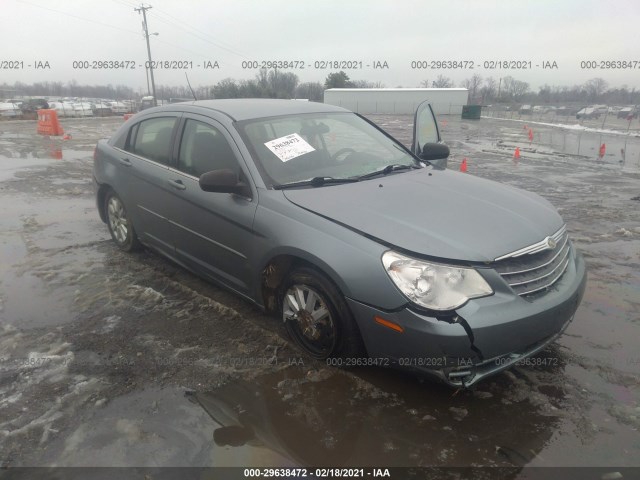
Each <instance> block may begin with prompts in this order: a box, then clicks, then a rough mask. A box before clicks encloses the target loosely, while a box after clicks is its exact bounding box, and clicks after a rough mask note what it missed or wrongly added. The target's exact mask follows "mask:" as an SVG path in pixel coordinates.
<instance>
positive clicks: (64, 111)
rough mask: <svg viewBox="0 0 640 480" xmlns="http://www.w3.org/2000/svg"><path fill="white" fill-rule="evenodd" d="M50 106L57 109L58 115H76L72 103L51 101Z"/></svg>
mask: <svg viewBox="0 0 640 480" xmlns="http://www.w3.org/2000/svg"><path fill="white" fill-rule="evenodd" d="M49 108H50V109H52V110H55V111H56V114H57V115H58V117H75V109H74V107H73V104H72V103H68V102H49Z"/></svg>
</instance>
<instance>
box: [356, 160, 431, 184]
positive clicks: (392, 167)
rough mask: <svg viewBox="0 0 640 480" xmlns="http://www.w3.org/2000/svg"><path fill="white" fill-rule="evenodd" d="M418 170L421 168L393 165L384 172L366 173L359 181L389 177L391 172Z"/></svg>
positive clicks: (385, 168) (383, 170)
mask: <svg viewBox="0 0 640 480" xmlns="http://www.w3.org/2000/svg"><path fill="white" fill-rule="evenodd" d="M417 168H421V167H419V166H418V165H399V164H397V163H393V164H391V165H387V166H386V167H384V168H383V169H382V170H376V171H375V172H370V173H365V174H364V175H360V176H359V177H358V180H364V179H365V178H371V177H377V176H378V175H388V174H390V173H391V172H395V171H398V170H410V169H411V170H414V169H417Z"/></svg>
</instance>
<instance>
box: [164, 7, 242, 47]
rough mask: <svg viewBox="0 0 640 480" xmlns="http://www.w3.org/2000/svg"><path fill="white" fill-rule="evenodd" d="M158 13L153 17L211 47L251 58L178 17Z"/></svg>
mask: <svg viewBox="0 0 640 480" xmlns="http://www.w3.org/2000/svg"><path fill="white" fill-rule="evenodd" d="M158 13H160V14H162V15H164V16H166V17H169V18H170V19H171V20H173V21H172V22H169V21H168V20H166V19H163V18H162V17H160V16H159V15H158ZM158 13H153V14H152V15H153V16H154V17H155V18H156V19H158V20H160V21H163V22H165V23H167V24H169V25H171V26H174V27H178V28H180V29H182V30H183V31H185V32H186V33H188V34H189V35H192V36H194V37H196V38H198V39H200V40H203V41H205V42H207V43H210V44H211V45H213V46H215V47H218V48H220V49H222V50H225V51H227V52H229V53H232V54H233V55H237V56H239V57H242V58H245V59H248V58H249V57H248V56H247V55H245V54H244V53H242V52H240V51H239V50H236V49H234V48H233V47H231V46H228V47H227V46H225V45H224V42H221V41H219V40H217V39H215V38H214V37H212V36H211V35H208V34H206V33H204V32H202V31H200V30H198V29H197V28H195V27H193V26H191V25H189V24H188V23H186V22H184V21H182V20H180V19H178V18H176V17H174V16H172V15H170V14H168V13H166V12H164V11H162V10H158ZM180 24H182V25H185V26H186V27H184V26H182V25H180ZM188 29H191V30H193V31H194V32H198V33H197V34H196V33H193V32H191V31H189V30H188ZM206 37H209V38H211V39H213V40H209V39H208V38H206Z"/></svg>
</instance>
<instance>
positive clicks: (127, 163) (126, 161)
mask: <svg viewBox="0 0 640 480" xmlns="http://www.w3.org/2000/svg"><path fill="white" fill-rule="evenodd" d="M120 164H121V165H124V166H125V167H130V166H131V160H129V159H128V158H121V159H120Z"/></svg>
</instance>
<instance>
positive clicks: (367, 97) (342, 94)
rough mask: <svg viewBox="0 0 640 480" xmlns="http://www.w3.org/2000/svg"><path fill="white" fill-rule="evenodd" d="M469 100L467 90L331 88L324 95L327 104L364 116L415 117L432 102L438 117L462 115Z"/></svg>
mask: <svg viewBox="0 0 640 480" xmlns="http://www.w3.org/2000/svg"><path fill="white" fill-rule="evenodd" d="M468 96H469V91H468V90H467V89H466V88H330V89H328V90H325V91H324V103H328V104H330V105H337V106H339V107H344V108H346V109H348V110H352V111H354V112H358V113H363V114H368V113H408V114H413V113H414V112H415V111H416V107H417V106H418V105H419V104H420V103H422V102H423V101H425V100H429V103H431V107H432V108H433V111H434V112H435V113H436V114H438V115H460V114H461V113H462V106H463V105H466V104H467V99H468Z"/></svg>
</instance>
